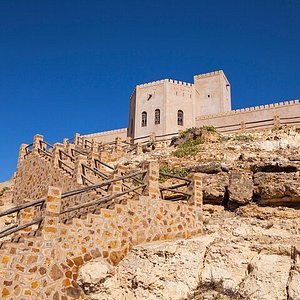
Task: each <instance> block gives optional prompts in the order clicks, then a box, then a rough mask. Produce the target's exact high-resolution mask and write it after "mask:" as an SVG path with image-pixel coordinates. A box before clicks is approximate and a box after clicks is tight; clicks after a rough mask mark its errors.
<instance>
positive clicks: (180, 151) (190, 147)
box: [173, 137, 203, 157]
mask: <svg viewBox="0 0 300 300" xmlns="http://www.w3.org/2000/svg"><path fill="white" fill-rule="evenodd" d="M200 144H203V141H202V139H201V138H199V137H198V138H196V139H189V140H187V141H185V142H184V143H182V144H180V145H179V146H178V148H177V149H176V150H175V151H173V155H174V156H176V157H185V156H190V155H196V154H197V152H198V150H199V145H200Z"/></svg>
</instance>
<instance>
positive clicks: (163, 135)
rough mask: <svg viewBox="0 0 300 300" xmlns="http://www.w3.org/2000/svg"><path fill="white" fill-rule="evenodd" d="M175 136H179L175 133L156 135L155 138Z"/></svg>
mask: <svg viewBox="0 0 300 300" xmlns="http://www.w3.org/2000/svg"><path fill="white" fill-rule="evenodd" d="M175 134H177V135H178V134H179V133H178V132H175V133H167V134H162V135H157V136H155V137H156V138H159V137H165V136H169V135H175Z"/></svg>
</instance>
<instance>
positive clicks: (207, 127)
mask: <svg viewBox="0 0 300 300" xmlns="http://www.w3.org/2000/svg"><path fill="white" fill-rule="evenodd" d="M202 128H203V129H205V130H206V131H208V132H217V129H216V127H214V126H212V125H204V126H202Z"/></svg>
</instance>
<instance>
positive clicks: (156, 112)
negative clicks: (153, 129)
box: [154, 109, 160, 125]
mask: <svg viewBox="0 0 300 300" xmlns="http://www.w3.org/2000/svg"><path fill="white" fill-rule="evenodd" d="M154 123H155V124H156V125H157V124H160V110H159V109H156V110H155V120H154Z"/></svg>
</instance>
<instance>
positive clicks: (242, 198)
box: [228, 172, 253, 204]
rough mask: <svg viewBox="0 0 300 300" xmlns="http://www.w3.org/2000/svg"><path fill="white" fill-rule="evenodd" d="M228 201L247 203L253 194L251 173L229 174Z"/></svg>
mask: <svg viewBox="0 0 300 300" xmlns="http://www.w3.org/2000/svg"><path fill="white" fill-rule="evenodd" d="M228 195H229V201H231V202H235V203H238V204H247V203H249V202H250V201H251V200H252V196H253V180H252V174H251V173H245V172H232V173H230V176H229V186H228Z"/></svg>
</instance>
